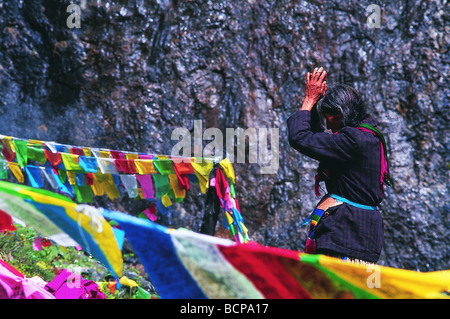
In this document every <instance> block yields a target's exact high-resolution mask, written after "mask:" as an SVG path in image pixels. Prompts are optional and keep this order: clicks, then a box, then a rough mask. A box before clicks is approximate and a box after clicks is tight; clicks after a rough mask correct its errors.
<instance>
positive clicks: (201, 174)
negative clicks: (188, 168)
mask: <svg viewBox="0 0 450 319" xmlns="http://www.w3.org/2000/svg"><path fill="white" fill-rule="evenodd" d="M191 164H192V167H193V168H194V173H195V176H197V179H198V183H199V185H200V191H201V192H202V193H203V194H205V193H206V189H207V188H208V187H209V174H210V173H211V170H212V169H213V167H214V162H213V161H212V160H206V159H203V161H202V162H201V163H196V161H195V160H194V158H193V159H192V160H191Z"/></svg>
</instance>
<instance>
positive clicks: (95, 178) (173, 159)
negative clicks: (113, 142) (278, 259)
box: [0, 135, 248, 242]
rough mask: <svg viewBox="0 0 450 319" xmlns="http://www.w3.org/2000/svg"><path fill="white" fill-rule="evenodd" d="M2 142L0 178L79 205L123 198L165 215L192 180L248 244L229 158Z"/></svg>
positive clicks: (6, 139) (5, 138) (1, 137)
mask: <svg viewBox="0 0 450 319" xmlns="http://www.w3.org/2000/svg"><path fill="white" fill-rule="evenodd" d="M0 140H1V155H0V179H7V178H8V174H7V172H8V170H9V171H10V172H11V173H12V174H13V176H14V177H15V178H16V180H17V182H18V183H21V184H24V183H27V184H29V185H30V186H32V187H35V188H45V184H46V183H48V184H49V185H50V187H51V188H52V189H53V190H55V191H58V192H60V193H64V194H67V195H69V196H71V197H72V198H74V199H75V200H76V201H77V202H79V203H92V201H93V197H94V196H104V195H106V196H108V198H109V199H111V200H114V199H117V198H121V197H123V196H125V194H126V195H127V196H128V197H130V198H141V199H144V200H149V201H152V202H153V204H156V207H158V210H159V212H160V213H162V214H165V213H166V212H167V210H168V209H169V207H170V206H172V205H173V203H174V202H181V201H183V200H184V198H185V196H186V190H189V188H190V186H189V184H190V182H191V183H195V184H198V185H199V187H200V191H201V193H203V194H205V193H206V192H207V189H208V188H209V187H215V188H216V193H217V196H218V197H219V198H220V201H221V204H222V208H223V209H224V211H225V212H227V215H226V217H225V218H226V220H227V223H225V227H227V228H229V229H230V233H231V235H232V237H233V238H235V239H236V241H238V242H246V241H247V240H248V231H247V229H246V228H245V226H244V224H243V219H242V216H241V212H240V209H239V205H238V202H237V198H236V194H235V187H234V185H235V182H236V176H235V173H234V169H233V166H232V165H231V162H230V161H229V160H228V159H227V158H225V159H219V158H208V157H202V158H198V157H182V156H167V155H162V154H142V153H137V152H129V151H121V150H111V149H104V148H91V147H79V146H72V145H67V144H60V143H56V142H46V141H39V140H31V139H30V140H26V139H19V138H15V137H11V136H5V135H0ZM213 168H217V169H216V170H213ZM213 172H215V176H211V175H214V174H212V173H213ZM155 217H156V215H152V218H155ZM228 220H232V222H231V223H230V222H228Z"/></svg>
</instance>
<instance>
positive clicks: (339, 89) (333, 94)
mask: <svg viewBox="0 0 450 319" xmlns="http://www.w3.org/2000/svg"><path fill="white" fill-rule="evenodd" d="M317 112H318V113H319V116H320V117H321V118H322V119H323V113H329V114H332V115H334V114H336V113H338V112H340V113H342V126H353V127H356V126H358V125H359V124H360V123H361V121H362V120H363V119H365V118H366V117H367V116H368V115H367V112H366V106H365V104H364V102H363V100H362V97H361V95H360V94H359V93H358V91H356V90H355V89H354V88H352V87H351V86H348V85H344V84H339V85H336V86H335V87H333V88H332V89H329V90H327V93H326V94H325V96H324V97H323V98H322V99H321V100H320V101H319V103H318V104H317Z"/></svg>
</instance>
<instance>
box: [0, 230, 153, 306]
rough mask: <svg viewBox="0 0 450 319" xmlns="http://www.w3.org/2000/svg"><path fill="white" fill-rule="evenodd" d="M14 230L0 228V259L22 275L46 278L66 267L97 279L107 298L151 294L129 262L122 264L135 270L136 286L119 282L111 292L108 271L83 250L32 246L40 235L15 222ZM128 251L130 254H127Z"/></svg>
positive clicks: (146, 297)
mask: <svg viewBox="0 0 450 319" xmlns="http://www.w3.org/2000/svg"><path fill="white" fill-rule="evenodd" d="M16 227H17V230H16V231H14V232H9V231H5V232H0V259H2V260H4V261H6V262H7V263H8V264H10V265H11V266H13V267H14V268H16V269H17V270H18V271H20V272H21V273H22V274H24V275H25V276H26V277H28V278H31V277H34V276H39V277H40V278H42V279H43V280H44V281H46V282H50V281H52V280H53V278H55V275H56V273H57V272H58V271H59V270H61V269H67V270H69V271H71V269H72V270H74V269H76V270H78V271H81V275H82V277H83V278H84V279H89V280H93V281H95V282H97V284H98V286H99V288H100V290H101V291H102V292H103V293H104V294H105V296H106V298H107V299H148V298H150V296H153V297H156V295H151V294H150V293H149V292H147V291H146V290H144V289H142V288H141V281H144V278H143V277H142V276H143V271H142V270H141V271H140V270H139V269H136V268H135V267H133V266H132V265H127V264H124V271H126V272H127V273H128V274H130V273H132V274H135V276H133V280H134V281H135V282H136V283H137V284H138V285H139V287H127V286H122V288H121V289H117V290H116V291H115V293H114V294H111V292H110V290H109V288H108V286H107V280H108V279H110V278H112V275H111V273H110V272H109V271H108V269H106V268H105V267H104V266H103V265H102V264H101V263H99V262H98V261H96V260H95V259H94V258H92V256H90V255H89V254H87V253H85V252H84V251H83V250H81V251H80V250H77V249H75V248H74V247H61V246H57V245H55V244H53V243H52V244H51V245H50V246H48V247H43V248H42V250H39V251H38V250H34V248H33V240H34V239H35V238H38V237H40V236H39V234H38V233H36V232H35V231H34V230H33V229H32V228H30V227H21V226H19V225H16ZM130 255H131V256H130ZM127 257H133V254H128V255H124V259H126V258H127Z"/></svg>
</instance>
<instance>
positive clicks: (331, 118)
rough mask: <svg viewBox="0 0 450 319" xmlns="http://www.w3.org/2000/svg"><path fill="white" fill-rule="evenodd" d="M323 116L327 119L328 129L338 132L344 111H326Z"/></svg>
mask: <svg viewBox="0 0 450 319" xmlns="http://www.w3.org/2000/svg"><path fill="white" fill-rule="evenodd" d="M323 116H324V117H325V119H326V120H327V129H329V130H331V131H332V132H333V133H336V132H337V131H339V129H340V128H341V127H342V113H336V114H334V115H331V114H329V113H326V112H324V113H323Z"/></svg>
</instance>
